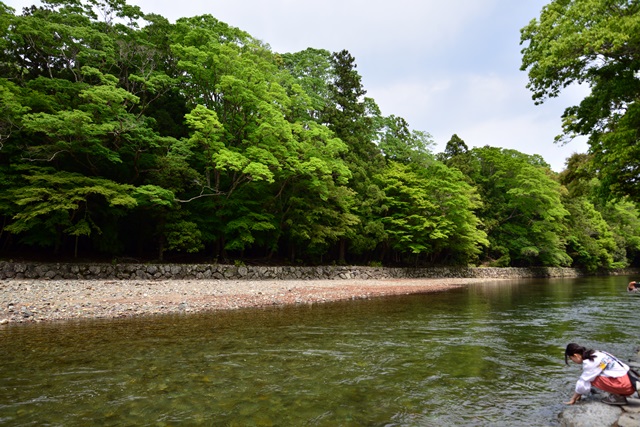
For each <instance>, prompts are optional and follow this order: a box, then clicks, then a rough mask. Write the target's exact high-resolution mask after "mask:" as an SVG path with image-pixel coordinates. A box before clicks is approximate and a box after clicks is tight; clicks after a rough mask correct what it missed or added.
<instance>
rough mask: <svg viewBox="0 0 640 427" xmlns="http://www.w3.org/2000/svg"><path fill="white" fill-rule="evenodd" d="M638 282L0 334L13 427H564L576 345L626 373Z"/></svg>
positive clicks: (0, 418)
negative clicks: (601, 354) (566, 354)
mask: <svg viewBox="0 0 640 427" xmlns="http://www.w3.org/2000/svg"><path fill="white" fill-rule="evenodd" d="M629 280H632V278H630V277H625V276H611V277H587V278H580V279H530V280H514V281H497V282H492V283H487V284H480V285H470V286H468V287H463V288H460V289H454V290H450V291H446V292H442V293H437V294H424V295H405V296H396V297H384V298H377V299H370V300H356V301H345V302H337V303H326V304H320V305H317V304H316V305H298V306H288V307H273V308H268V309H246V310H245V309H243V310H236V311H226V312H224V311H223V312H213V313H206V314H186V315H175V316H152V317H146V318H134V319H119V320H109V321H107V320H79V321H68V322H54V323H47V324H27V325H5V326H3V327H0V425H3V426H5V425H6V426H64V427H74V426H95V425H99V426H461V425H464V426H554V425H558V421H557V416H558V414H559V413H560V412H561V411H562V409H563V408H564V407H565V405H563V403H562V402H563V401H566V400H568V398H569V397H570V396H571V393H572V390H573V387H574V384H575V380H576V379H577V377H578V375H579V373H580V367H579V366H577V365H573V364H572V365H571V366H565V364H564V358H563V350H564V347H565V346H566V344H567V343H569V342H578V343H580V344H582V345H584V346H587V347H591V348H597V349H603V350H607V351H610V352H612V353H613V354H615V355H617V356H618V357H620V358H621V359H623V360H625V359H628V358H629V357H630V356H632V355H633V353H634V350H635V348H636V347H637V345H639V344H640V337H639V336H638V331H640V310H638V307H639V305H640V294H629V293H627V292H626V284H627V283H628V281H629Z"/></svg>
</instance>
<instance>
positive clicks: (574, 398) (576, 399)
mask: <svg viewBox="0 0 640 427" xmlns="http://www.w3.org/2000/svg"><path fill="white" fill-rule="evenodd" d="M581 397H582V395H581V394H574V395H573V397H572V398H571V399H570V400H569V401H568V402H564V404H565V405H573V404H574V403H576V402H578V401H579V400H580V398H581Z"/></svg>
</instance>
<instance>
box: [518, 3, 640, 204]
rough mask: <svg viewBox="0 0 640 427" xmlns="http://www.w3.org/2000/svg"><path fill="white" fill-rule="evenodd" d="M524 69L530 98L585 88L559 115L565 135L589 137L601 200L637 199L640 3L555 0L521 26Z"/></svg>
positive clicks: (639, 196)
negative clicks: (586, 91) (571, 87)
mask: <svg viewBox="0 0 640 427" xmlns="http://www.w3.org/2000/svg"><path fill="white" fill-rule="evenodd" d="M521 42H522V43H523V44H526V47H525V48H524V49H523V51H522V53H523V58H522V70H528V73H529V85H528V87H529V88H530V89H531V91H532V92H533V98H534V99H535V100H536V101H537V102H539V103H542V102H544V100H545V99H547V98H548V97H555V96H558V94H559V93H560V92H561V91H562V89H563V88H565V87H567V86H569V85H571V84H574V83H577V84H584V85H585V86H586V85H588V86H589V89H590V93H589V95H588V96H586V97H585V98H584V99H583V100H582V102H581V103H580V105H577V106H572V107H569V108H567V109H566V110H565V113H564V115H563V119H564V122H563V127H564V129H563V131H564V133H563V135H561V136H559V137H558V139H559V140H562V139H564V138H571V137H573V136H575V135H585V136H588V137H589V147H590V153H592V154H593V156H592V157H591V158H590V161H591V162H592V163H593V168H594V169H593V170H594V172H596V173H597V174H598V176H599V177H600V179H601V180H602V182H603V184H604V185H603V187H602V188H601V190H603V195H604V196H614V197H624V196H628V197H630V198H631V199H633V200H634V201H635V202H636V203H637V202H640V103H639V101H640V2H639V1H638V0H553V1H551V2H550V3H549V4H548V5H547V6H545V8H544V9H543V10H542V13H541V15H540V19H539V20H535V19H534V20H532V21H531V23H529V25H527V26H526V27H525V28H523V29H522V36H521Z"/></svg>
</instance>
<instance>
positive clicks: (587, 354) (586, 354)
mask: <svg viewBox="0 0 640 427" xmlns="http://www.w3.org/2000/svg"><path fill="white" fill-rule="evenodd" d="M593 353H595V350H590V349H589V350H587V349H586V348H585V347H583V346H581V345H579V344H576V343H573V342H572V343H570V344H569V345H567V348H566V350H565V351H564V363H566V364H567V365H568V364H569V361H568V360H567V359H568V358H569V357H570V356H573V355H574V354H579V355H580V356H582V360H585V359H589V360H593V359H594V357H595V356H594V355H593Z"/></svg>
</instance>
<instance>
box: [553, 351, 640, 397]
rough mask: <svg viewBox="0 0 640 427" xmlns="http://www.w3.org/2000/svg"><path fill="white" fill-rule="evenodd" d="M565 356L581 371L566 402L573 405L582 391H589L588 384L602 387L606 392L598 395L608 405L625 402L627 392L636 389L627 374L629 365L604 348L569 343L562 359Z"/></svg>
mask: <svg viewBox="0 0 640 427" xmlns="http://www.w3.org/2000/svg"><path fill="white" fill-rule="evenodd" d="M567 359H571V361H572V362H574V363H577V364H578V365H582V374H581V375H580V378H579V379H578V381H577V383H576V389H575V392H574V393H573V396H572V397H571V399H570V400H569V401H568V402H565V403H566V404H567V405H573V404H574V403H576V402H577V401H579V400H580V398H581V397H582V395H585V394H589V393H590V392H591V386H593V387H595V388H597V389H600V390H602V391H606V392H608V393H609V396H607V397H605V398H604V399H602V402H603V403H606V404H609V405H626V404H627V396H631V395H632V394H633V393H634V392H635V391H636V390H635V388H634V386H635V385H634V384H632V381H631V378H630V377H629V374H628V372H629V366H627V365H626V364H624V363H622V362H621V361H620V360H618V359H617V358H616V357H614V356H612V355H611V354H609V353H607V352H604V351H597V350H588V349H586V348H585V347H582V346H581V345H578V344H575V343H571V344H569V345H567V348H566V350H565V352H564V362H565V363H566V364H567V365H568V364H569V362H568V360H567Z"/></svg>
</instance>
